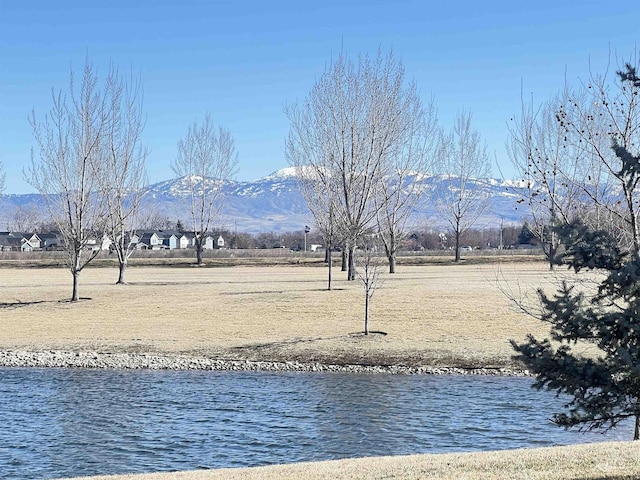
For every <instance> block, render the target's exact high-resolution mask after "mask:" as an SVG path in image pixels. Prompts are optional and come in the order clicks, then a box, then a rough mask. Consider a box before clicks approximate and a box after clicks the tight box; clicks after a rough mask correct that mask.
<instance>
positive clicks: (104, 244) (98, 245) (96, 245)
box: [86, 235, 113, 250]
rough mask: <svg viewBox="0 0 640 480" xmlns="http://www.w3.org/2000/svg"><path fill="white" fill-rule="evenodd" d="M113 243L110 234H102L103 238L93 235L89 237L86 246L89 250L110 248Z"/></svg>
mask: <svg viewBox="0 0 640 480" xmlns="http://www.w3.org/2000/svg"><path fill="white" fill-rule="evenodd" d="M112 243H113V242H112V241H111V239H110V238H109V236H108V235H102V238H98V237H97V236H91V237H89V238H88V239H87V244H86V245H87V246H86V248H88V249H89V250H109V249H110V248H111V244H112Z"/></svg>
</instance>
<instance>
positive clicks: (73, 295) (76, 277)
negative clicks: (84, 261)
mask: <svg viewBox="0 0 640 480" xmlns="http://www.w3.org/2000/svg"><path fill="white" fill-rule="evenodd" d="M71 275H73V292H72V293H71V301H72V302H77V301H78V300H80V294H79V293H78V280H79V277H80V271H79V270H75V269H74V270H72V271H71Z"/></svg>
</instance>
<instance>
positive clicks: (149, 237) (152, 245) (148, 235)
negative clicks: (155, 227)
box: [131, 231, 169, 250]
mask: <svg viewBox="0 0 640 480" xmlns="http://www.w3.org/2000/svg"><path fill="white" fill-rule="evenodd" d="M134 237H135V238H137V239H138V241H137V242H135V244H136V248H137V249H138V250H164V249H166V248H169V247H168V246H165V244H164V238H163V237H161V236H160V234H159V233H158V232H156V231H152V232H148V231H145V232H143V233H142V234H140V236H139V237H138V234H136V235H134ZM133 240H134V239H133V238H132V239H131V241H132V242H133Z"/></svg>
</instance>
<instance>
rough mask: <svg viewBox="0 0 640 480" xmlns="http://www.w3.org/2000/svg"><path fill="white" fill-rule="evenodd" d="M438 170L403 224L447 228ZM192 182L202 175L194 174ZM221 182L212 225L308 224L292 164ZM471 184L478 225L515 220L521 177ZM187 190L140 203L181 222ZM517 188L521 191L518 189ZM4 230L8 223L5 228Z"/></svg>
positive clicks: (5, 202)
mask: <svg viewBox="0 0 640 480" xmlns="http://www.w3.org/2000/svg"><path fill="white" fill-rule="evenodd" d="M447 178H448V177H445V176H443V175H428V174H414V175H413V176H411V178H410V181H411V182H419V183H421V184H422V188H424V189H425V196H426V199H427V201H426V202H422V203H423V205H421V206H419V207H417V208H416V209H415V211H414V212H413V213H412V215H411V217H410V219H409V221H408V223H407V224H408V226H415V227H419V228H432V229H441V230H444V229H446V219H441V218H440V215H439V214H438V211H437V210H436V208H435V206H434V202H433V198H434V195H435V194H436V192H437V191H438V189H439V188H444V187H445V183H444V182H445V180H446V181H448V180H447ZM195 180H196V181H197V182H202V180H203V179H201V178H196V179H195ZM213 184H216V185H221V188H222V190H223V192H224V195H225V200H224V209H223V212H222V214H221V216H220V217H219V218H218V219H217V220H216V226H218V227H223V228H228V229H235V230H237V231H242V232H246V233H259V232H288V231H297V230H302V229H303V228H304V226H305V225H312V224H313V218H312V216H311V215H310V213H309V211H308V209H307V207H306V204H305V201H304V199H303V197H302V194H301V193H300V189H299V183H298V178H297V176H296V174H295V169H293V168H292V167H286V168H283V169H280V170H277V171H275V172H273V173H271V174H270V175H267V176H265V177H262V178H259V179H257V180H254V181H237V180H229V181H225V182H220V181H219V180H216V179H210V178H206V179H204V185H205V186H211V185H213ZM470 188H473V189H476V190H481V191H482V192H483V194H484V195H487V196H488V197H489V207H488V208H487V210H486V211H485V213H484V214H483V215H482V216H481V217H480V218H479V219H478V222H477V226H478V227H484V228H498V227H499V226H500V225H501V224H502V223H503V222H506V223H519V222H521V221H522V220H523V217H524V214H523V212H521V211H519V210H518V209H517V204H516V200H517V199H518V198H521V196H522V190H523V189H524V185H523V184H522V182H518V181H511V180H503V179H496V178H484V179H475V180H473V181H471V182H470ZM187 192H188V188H187V178H186V177H181V178H174V179H169V180H164V181H160V182H157V183H154V184H152V185H148V186H146V187H145V188H144V194H143V195H144V203H145V205H147V206H148V207H149V208H151V209H152V210H153V211H154V213H155V214H156V216H161V217H166V218H167V219H170V220H172V221H176V220H178V219H180V220H182V221H183V222H185V221H186V220H187V219H188V210H187V208H186V203H185V202H184V201H183V199H184V197H185V195H186V194H187ZM519 192H520V193H519ZM0 205H1V208H2V214H1V215H0V221H2V222H3V226H6V227H9V226H10V224H11V219H12V218H14V217H15V213H16V211H17V210H20V209H22V210H33V211H36V212H39V213H40V214H41V215H42V214H43V213H44V201H43V197H42V195H40V194H36V193H28V194H7V195H0ZM8 229H9V228H8Z"/></svg>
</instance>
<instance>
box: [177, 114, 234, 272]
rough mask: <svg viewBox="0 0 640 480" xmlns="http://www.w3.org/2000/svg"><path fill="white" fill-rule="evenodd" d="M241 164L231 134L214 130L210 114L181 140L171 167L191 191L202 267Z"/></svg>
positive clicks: (226, 131)
mask: <svg viewBox="0 0 640 480" xmlns="http://www.w3.org/2000/svg"><path fill="white" fill-rule="evenodd" d="M237 163H238V155H237V153H236V151H235V145H234V141H233V137H232V136H231V133H230V132H229V131H228V130H225V129H224V128H223V127H222V126H219V127H217V128H216V127H214V125H213V123H212V121H211V116H210V115H209V114H208V113H207V114H206V115H205V117H204V120H203V122H202V123H201V124H198V122H197V121H194V122H193V124H191V125H189V128H188V130H187V134H186V136H185V137H183V138H182V139H180V140H179V141H178V156H177V157H176V160H175V161H174V162H173V163H172V165H171V167H172V168H173V171H174V173H175V174H176V175H177V176H179V177H184V180H185V182H186V186H187V189H188V193H189V196H188V199H189V210H190V216H191V224H192V228H193V235H194V243H195V248H196V258H197V262H198V265H202V251H203V248H204V241H205V239H206V235H207V233H208V232H209V231H210V229H211V227H212V225H213V222H214V220H215V219H216V217H217V216H218V214H219V213H220V211H221V209H222V206H223V201H224V184H225V182H227V181H229V180H230V179H231V178H232V177H233V175H234V174H235V171H236V166H237Z"/></svg>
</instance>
